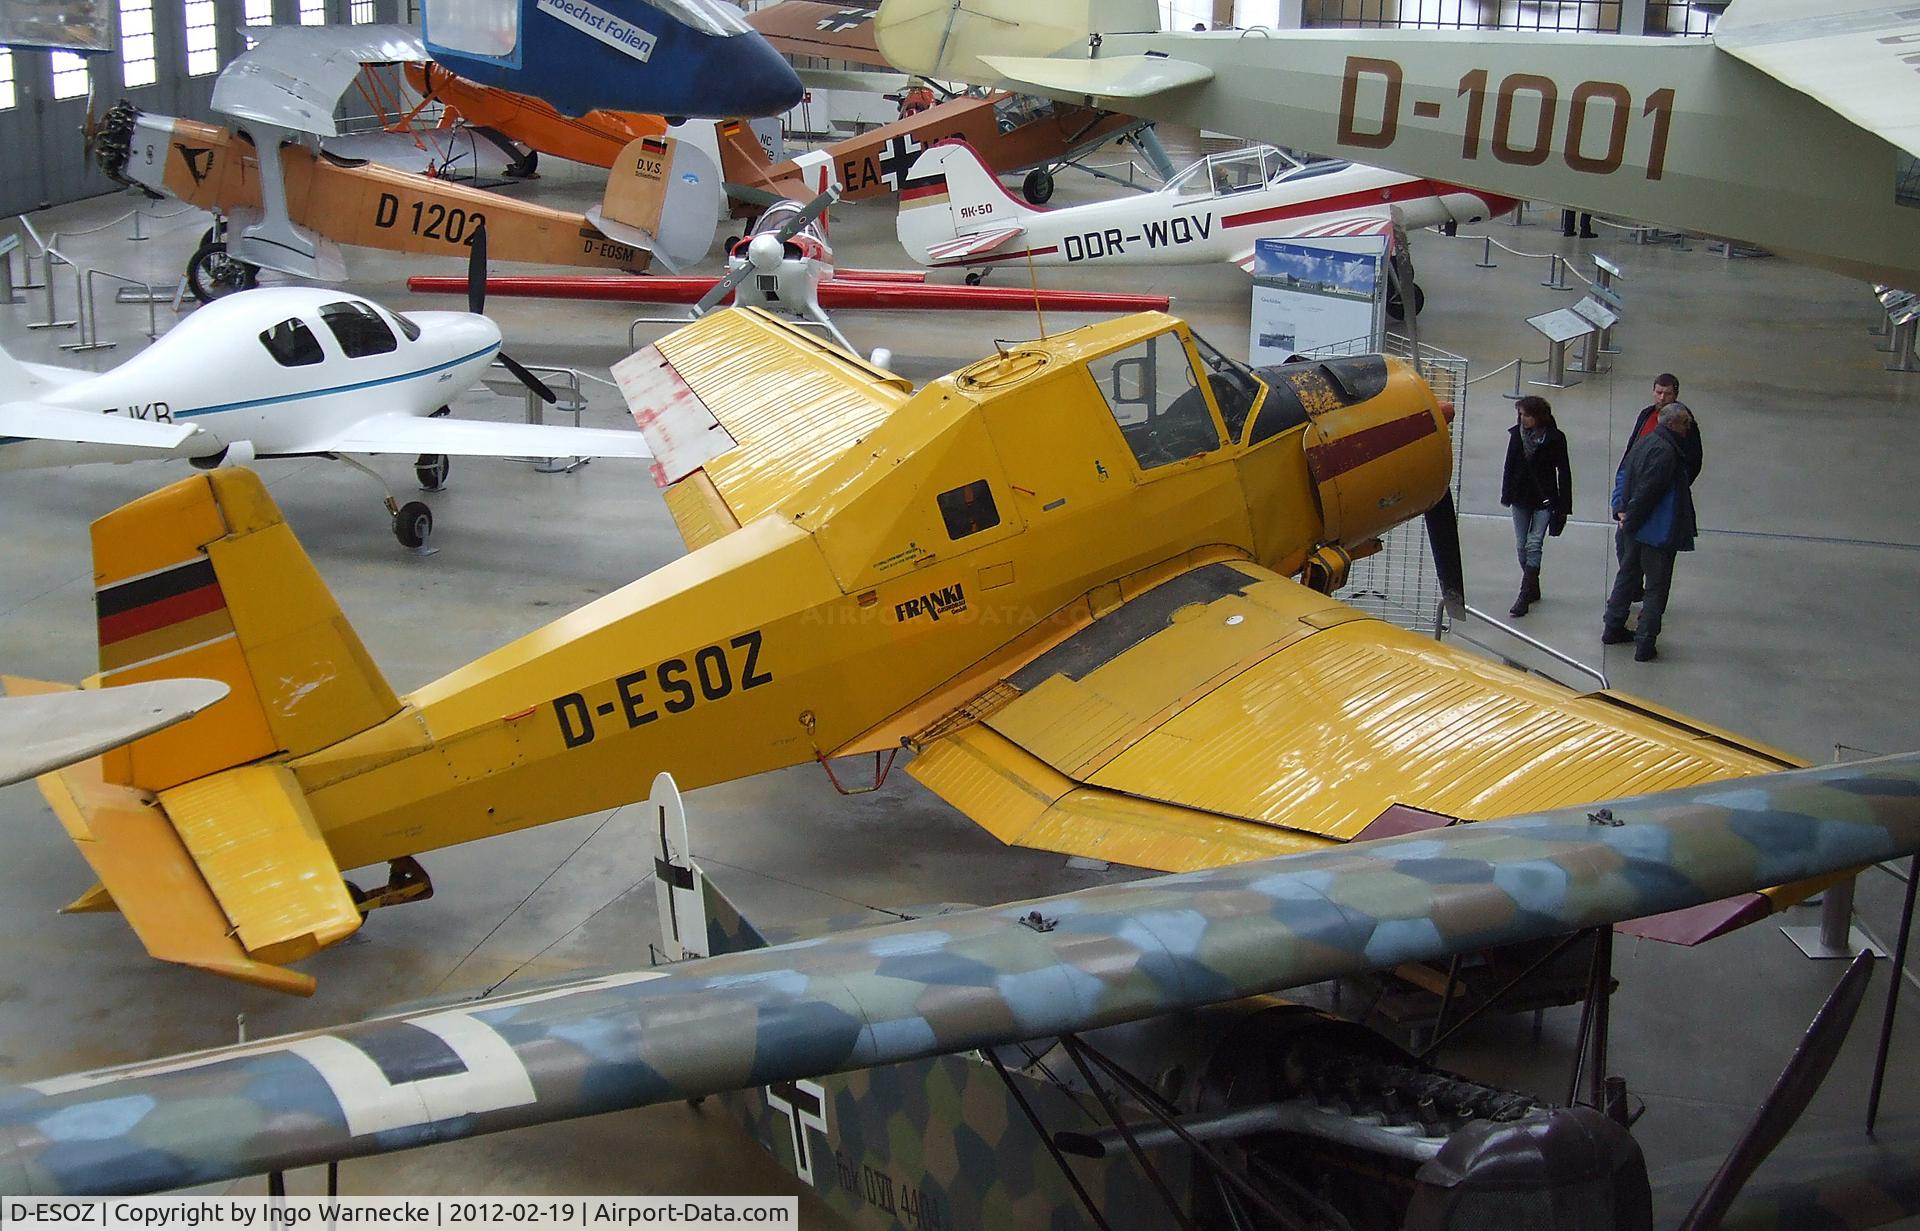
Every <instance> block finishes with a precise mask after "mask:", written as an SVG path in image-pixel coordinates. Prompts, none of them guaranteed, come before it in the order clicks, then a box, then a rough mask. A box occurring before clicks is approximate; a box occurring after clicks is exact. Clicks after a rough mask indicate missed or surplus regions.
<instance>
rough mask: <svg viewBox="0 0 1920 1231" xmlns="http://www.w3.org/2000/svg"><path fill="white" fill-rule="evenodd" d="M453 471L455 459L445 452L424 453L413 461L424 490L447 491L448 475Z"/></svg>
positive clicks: (414, 470) (421, 488) (414, 473)
mask: <svg viewBox="0 0 1920 1231" xmlns="http://www.w3.org/2000/svg"><path fill="white" fill-rule="evenodd" d="M452 472H453V459H452V458H450V457H448V456H447V455H446V454H444V453H422V454H421V455H420V456H419V457H417V458H415V459H414V462H413V475H414V477H415V478H417V479H419V480H420V490H421V491H423V492H438V491H445V490H446V487H447V476H448V475H449V474H451V473H452ZM423 507H424V506H423Z"/></svg>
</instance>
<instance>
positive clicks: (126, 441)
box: [0, 402, 200, 449]
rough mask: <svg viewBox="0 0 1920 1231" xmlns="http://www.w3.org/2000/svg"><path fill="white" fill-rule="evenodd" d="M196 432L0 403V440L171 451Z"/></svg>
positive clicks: (119, 417)
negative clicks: (40, 441)
mask: <svg viewBox="0 0 1920 1231" xmlns="http://www.w3.org/2000/svg"><path fill="white" fill-rule="evenodd" d="M199 431H200V429H199V428H197V427H195V426H194V425H193V424H191V423H157V422H155V421H154V420H152V419H129V418H127V417H126V416H124V415H95V414H88V413H87V412H85V411H80V410H69V409H67V408H66V407H64V406H47V405H44V404H42V403H39V402H6V403H0V439H3V438H5V437H8V436H16V437H19V438H21V439H23V440H60V441H67V442H69V443H72V444H88V445H134V446H136V447H138V448H144V449H174V448H178V447H179V446H180V445H182V444H185V443H186V441H187V439H188V438H189V437H192V436H195V435H197V434H198V433H199Z"/></svg>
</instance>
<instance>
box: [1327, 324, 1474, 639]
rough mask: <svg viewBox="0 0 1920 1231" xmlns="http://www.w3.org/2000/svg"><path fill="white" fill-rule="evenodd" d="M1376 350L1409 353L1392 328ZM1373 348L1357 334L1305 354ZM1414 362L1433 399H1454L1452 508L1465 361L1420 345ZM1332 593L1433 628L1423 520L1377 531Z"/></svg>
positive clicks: (1436, 599)
mask: <svg viewBox="0 0 1920 1231" xmlns="http://www.w3.org/2000/svg"><path fill="white" fill-rule="evenodd" d="M1380 349H1381V350H1382V351H1384V353H1386V354H1389V355H1394V356H1397V357H1398V358H1401V359H1412V356H1413V344H1412V342H1411V341H1410V340H1409V339H1407V338H1405V337H1402V336H1401V335H1399V334H1396V333H1389V334H1388V335H1387V338H1386V344H1385V346H1383V347H1381V348H1380ZM1373 350H1374V347H1373V346H1372V345H1371V343H1370V341H1369V340H1368V339H1366V338H1357V339H1354V340H1353V341H1350V342H1341V343H1335V344H1334V345H1331V346H1323V347H1320V348H1318V349H1317V350H1313V351H1310V352H1308V357H1309V358H1313V359H1332V358H1337V357H1339V356H1341V355H1361V354H1367V353H1370V352H1372V351H1373ZM1414 366H1415V367H1416V369H1417V370H1418V371H1419V373H1420V375H1421V376H1423V377H1425V378H1426V381H1427V383H1428V384H1429V385H1432V386H1433V395H1434V397H1435V398H1437V399H1438V400H1440V401H1442V402H1452V403H1453V475H1452V477H1451V479H1450V481H1449V487H1450V488H1451V490H1452V492H1453V495H1454V503H1455V505H1456V507H1457V506H1458V504H1459V498H1460V468H1461V459H1462V457H1463V456H1464V455H1465V441H1466V427H1467V361H1466V359H1465V358H1464V357H1462V356H1460V355H1455V354H1451V353H1449V352H1447V351H1443V350H1436V349H1434V348H1433V347H1431V346H1422V347H1421V348H1420V358H1419V359H1418V360H1417V361H1415V364H1414ZM1336 597H1338V598H1339V599H1340V600H1341V601H1342V602H1346V603H1350V604H1351V605H1353V606H1355V607H1358V608H1359V609H1360V610H1362V611H1364V612H1366V613H1367V614H1368V615H1372V616H1378V617H1379V618H1380V619H1383V620H1386V621H1388V622H1389V623H1393V624H1398V625H1399V626H1401V627H1402V628H1411V629H1416V630H1418V631H1421V632H1425V633H1431V632H1433V631H1434V616H1435V612H1437V611H1438V610H1439V607H1440V577H1439V574H1438V573H1436V572H1435V571H1434V567H1433V551H1432V549H1431V548H1430V547H1429V546H1428V544H1427V524H1426V521H1425V519H1416V520H1413V521H1409V522H1404V523H1402V524H1401V525H1399V526H1396V527H1395V528H1394V529H1392V530H1389V531H1388V532H1387V533H1386V534H1384V535H1381V536H1380V550H1379V551H1377V552H1375V553H1373V554H1372V555H1370V556H1367V557H1366V558H1364V559H1361V560H1355V561H1354V562H1353V567H1352V568H1351V569H1350V570H1348V573H1347V584H1346V586H1345V587H1343V588H1342V589H1341V590H1340V591H1339V593H1338V594H1337V596H1336Z"/></svg>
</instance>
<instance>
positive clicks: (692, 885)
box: [647, 773, 708, 962]
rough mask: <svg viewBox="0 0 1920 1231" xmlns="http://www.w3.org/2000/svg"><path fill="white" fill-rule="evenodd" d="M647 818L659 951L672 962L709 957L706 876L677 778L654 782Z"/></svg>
mask: <svg viewBox="0 0 1920 1231" xmlns="http://www.w3.org/2000/svg"><path fill="white" fill-rule="evenodd" d="M647 813H648V816H649V818H650V821H651V824H652V826H653V830H654V838H655V841H656V842H657V843H658V852H659V853H658V855H657V856H656V858H655V860H654V865H653V867H654V878H653V893H654V900H655V902H656V903H657V904H658V906H659V908H660V947H661V948H662V949H663V950H665V952H666V955H667V959H668V960H669V961H674V962H678V961H680V960H682V959H683V958H689V957H706V956H708V953H707V909H706V903H705V897H704V895H703V893H702V892H701V882H702V881H703V880H704V879H705V876H704V875H703V874H702V873H701V871H700V867H699V865H698V864H696V863H694V862H693V851H692V850H691V849H689V843H688V840H687V809H686V805H684V804H682V803H681V802H680V790H679V788H678V787H677V786H675V785H674V781H673V775H672V774H667V773H662V774H660V775H658V776H656V777H655V778H654V780H653V792H652V793H651V794H650V795H648V796H647Z"/></svg>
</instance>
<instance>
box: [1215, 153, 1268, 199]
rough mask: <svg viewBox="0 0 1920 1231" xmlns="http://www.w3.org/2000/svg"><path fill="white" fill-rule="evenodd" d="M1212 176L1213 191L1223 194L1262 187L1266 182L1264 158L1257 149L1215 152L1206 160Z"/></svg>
mask: <svg viewBox="0 0 1920 1231" xmlns="http://www.w3.org/2000/svg"><path fill="white" fill-rule="evenodd" d="M1207 162H1208V164H1209V166H1210V168H1211V171H1210V174H1211V175H1212V177H1213V191H1214V192H1215V194H1217V195H1220V196H1225V195H1227V194H1229V193H1235V192H1247V191H1249V190H1251V189H1254V188H1260V187H1263V186H1264V185H1265V184H1266V182H1267V171H1266V164H1265V159H1264V158H1263V156H1262V153H1261V151H1259V150H1257V149H1256V150H1239V151H1237V152H1235V153H1232V154H1215V155H1214V156H1213V157H1212V158H1210V159H1208V160H1207Z"/></svg>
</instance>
